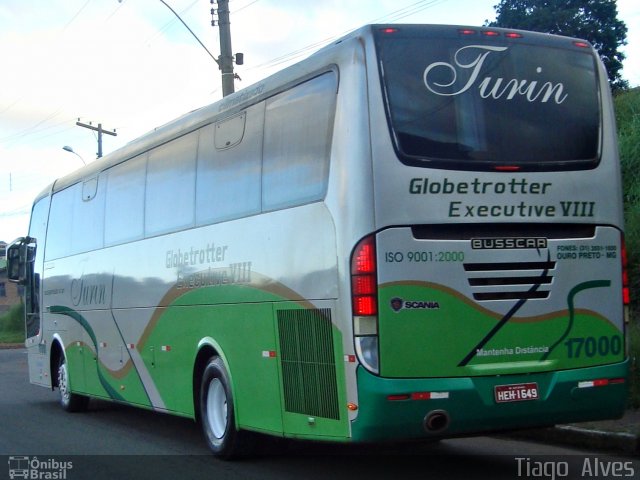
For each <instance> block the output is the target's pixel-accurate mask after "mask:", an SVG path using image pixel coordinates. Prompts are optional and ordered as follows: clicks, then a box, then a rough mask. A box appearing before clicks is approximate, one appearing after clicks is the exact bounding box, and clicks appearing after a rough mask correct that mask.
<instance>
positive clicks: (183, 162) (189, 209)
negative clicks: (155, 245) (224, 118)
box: [144, 131, 198, 237]
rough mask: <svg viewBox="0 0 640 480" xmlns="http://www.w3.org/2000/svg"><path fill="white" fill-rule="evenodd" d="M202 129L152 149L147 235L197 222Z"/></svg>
mask: <svg viewBox="0 0 640 480" xmlns="http://www.w3.org/2000/svg"><path fill="white" fill-rule="evenodd" d="M197 151H198V132H197V131H196V132H193V133H190V134H188V135H185V136H183V137H180V138H178V139H176V140H173V141H171V142H169V143H167V144H164V145H161V146H159V147H157V148H154V149H153V150H151V151H150V152H149V161H148V164H147V182H146V195H145V219H144V222H145V226H144V230H145V236H147V237H150V236H153V235H159V234H161V233H167V232H172V231H177V230H181V229H183V228H188V227H191V226H193V224H194V219H195V215H194V213H195V212H194V209H195V188H196V155H197Z"/></svg>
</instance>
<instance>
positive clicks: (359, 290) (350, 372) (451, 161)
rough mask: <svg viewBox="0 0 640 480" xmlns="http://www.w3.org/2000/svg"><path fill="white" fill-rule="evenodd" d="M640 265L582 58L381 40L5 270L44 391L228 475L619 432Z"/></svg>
mask: <svg viewBox="0 0 640 480" xmlns="http://www.w3.org/2000/svg"><path fill="white" fill-rule="evenodd" d="M624 257H625V253H624V242H623V211H622V193H621V180H620V166H619V161H618V154H617V146H616V132H615V124H614V116H613V110H612V103H611V98H610V93H609V87H608V83H607V76H606V74H605V71H604V69H603V67H602V65H601V63H600V61H599V58H598V56H597V54H596V52H595V51H594V49H593V48H592V47H591V46H590V45H589V44H588V43H586V42H584V41H582V40H576V39H571V38H566V37H560V36H553V35H543V34H538V33H531V32H525V31H512V30H501V29H489V28H484V27H483V28H468V27H458V26H443V25H437V26H436V25H370V26H366V27H363V28H361V29H359V30H357V31H354V32H353V33H351V34H350V35H348V36H346V37H344V38H342V39H341V40H339V41H337V42H335V43H333V44H332V45H329V46H327V47H325V48H323V49H322V50H320V51H319V52H317V53H315V54H313V55H312V56H310V57H309V58H308V59H306V60H304V61H302V62H300V63H298V64H296V65H294V66H291V67H289V68H287V69H285V70H283V71H282V72H280V73H278V74H275V75H273V76H271V77H269V78H267V79H265V80H264V81H261V82H259V83H257V84H255V85H254V86H252V87H249V88H247V89H245V90H242V91H239V92H237V93H235V94H233V95H230V96H228V97H226V98H224V99H223V100H221V101H219V102H217V103H214V104H212V105H210V106H207V107H204V108H202V109H200V110H196V111H194V112H191V113H189V114H187V115H185V116H183V117H181V118H179V119H177V120H175V121H173V122H171V123H169V124H167V125H164V126H162V127H160V128H157V129H155V130H154V131H152V132H151V133H149V134H147V135H145V136H143V137H141V138H139V139H138V140H135V141H133V142H131V143H130V144H128V145H127V146H125V147H123V148H122V149H120V150H118V151H116V152H114V153H112V154H110V155H108V156H106V157H104V158H102V159H100V160H98V161H96V162H93V163H91V164H90V165H88V166H86V167H84V168H82V169H80V170H78V171H76V172H74V173H71V174H70V175H67V176H65V177H63V178H60V179H59V180H57V181H56V182H55V183H53V185H51V186H50V187H49V188H47V189H46V190H45V191H44V192H42V194H40V195H39V196H38V197H37V198H36V200H35V202H34V206H33V212H32V217H31V224H30V230H29V234H28V236H27V237H24V238H21V239H18V240H17V241H16V242H14V243H13V244H12V245H11V246H10V248H9V270H10V274H11V277H12V278H13V279H14V280H17V281H20V282H22V283H23V284H24V285H25V290H26V294H25V304H26V337H27V339H26V346H27V349H28V358H29V375H30V379H31V382H33V383H35V384H39V385H43V386H45V387H49V388H56V387H57V388H58V389H59V391H60V398H61V404H62V406H63V407H64V408H65V409H67V410H71V411H73V410H81V409H84V408H85V407H86V406H87V402H88V399H89V398H91V397H93V398H101V399H110V400H114V401H116V402H123V403H126V404H129V405H136V406H139V407H143V408H147V409H152V410H156V411H159V412H165V413H170V414H176V415H181V416H184V417H189V418H193V419H195V420H198V421H199V422H200V423H201V424H202V427H203V431H204V435H205V438H206V441H207V443H208V445H209V446H210V448H211V449H212V451H213V452H214V453H215V454H217V455H219V456H221V457H231V456H233V455H236V454H239V453H243V452H244V451H245V449H246V448H247V445H248V443H247V442H246V440H247V437H248V436H249V435H251V433H252V432H260V433H263V434H268V435H274V436H279V437H289V438H307V439H324V440H329V441H379V440H395V439H398V440H400V439H434V438H445V437H452V436H461V435H472V434H478V433H481V432H487V431H497V430H508V429H511V430H512V429H520V428H526V427H535V426H543V425H552V424H556V423H560V422H576V421H584V420H594V419H604V418H612V417H616V416H620V415H622V413H623V411H624V407H625V397H626V390H627V383H628V382H627V378H628V357H627V347H626V338H625V327H626V325H625V324H626V323H627V320H626V305H627V303H628V287H627V284H626V280H625V268H624Z"/></svg>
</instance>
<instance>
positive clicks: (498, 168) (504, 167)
mask: <svg viewBox="0 0 640 480" xmlns="http://www.w3.org/2000/svg"><path fill="white" fill-rule="evenodd" d="M493 169H494V170H496V171H498V172H517V171H518V170H520V167H519V166H517V165H496V166H495V167H493Z"/></svg>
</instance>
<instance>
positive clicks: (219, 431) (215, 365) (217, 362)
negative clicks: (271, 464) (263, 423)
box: [200, 357, 249, 459]
mask: <svg viewBox="0 0 640 480" xmlns="http://www.w3.org/2000/svg"><path fill="white" fill-rule="evenodd" d="M200 421H201V424H202V431H203V433H204V437H205V440H206V442H207V445H208V446H209V448H210V449H211V451H212V452H213V454H214V455H216V456H218V457H220V458H224V459H231V458H235V457H239V456H243V455H246V454H248V453H249V451H248V450H249V448H248V443H247V432H243V431H239V430H238V429H237V428H236V425H235V412H234V409H233V396H232V392H231V382H230V381H229V374H228V372H227V369H226V367H225V366H224V362H223V361H222V359H221V358H220V357H212V358H211V359H210V360H209V362H208V363H207V366H206V368H205V369H204V373H203V374H202V383H201V387H200Z"/></svg>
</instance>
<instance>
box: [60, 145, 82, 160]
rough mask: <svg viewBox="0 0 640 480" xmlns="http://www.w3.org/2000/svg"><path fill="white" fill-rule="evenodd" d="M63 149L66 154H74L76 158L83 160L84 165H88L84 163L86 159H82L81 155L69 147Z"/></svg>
mask: <svg viewBox="0 0 640 480" xmlns="http://www.w3.org/2000/svg"><path fill="white" fill-rule="evenodd" d="M62 149H63V150H64V151H65V152H69V153H73V154H74V155H75V156H76V157H78V158H79V159H80V160H82V163H84V164H85V165H86V164H87V162H85V161H84V158H82V157H81V156H80V154H79V153H77V152H75V151H74V150H73V148H71V147H70V146H69V145H65V146H64V147H62Z"/></svg>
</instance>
